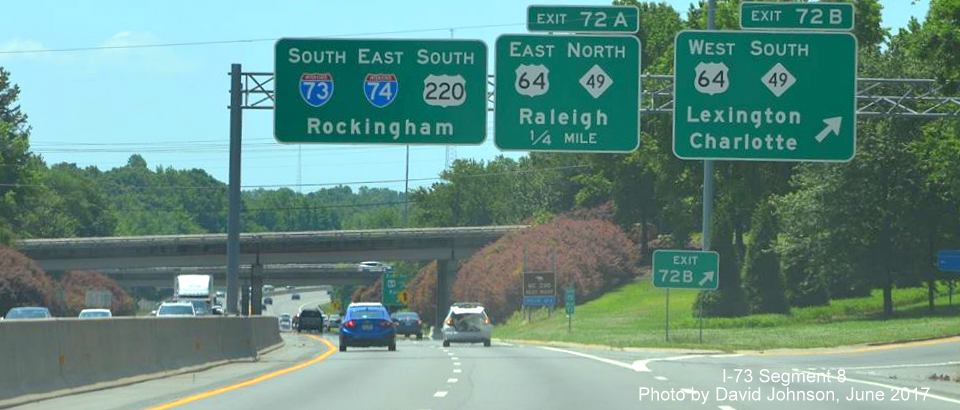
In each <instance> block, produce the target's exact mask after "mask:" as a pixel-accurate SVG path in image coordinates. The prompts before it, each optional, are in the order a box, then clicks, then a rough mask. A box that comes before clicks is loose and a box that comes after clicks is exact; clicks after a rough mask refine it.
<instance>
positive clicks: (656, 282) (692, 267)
mask: <svg viewBox="0 0 960 410" xmlns="http://www.w3.org/2000/svg"><path fill="white" fill-rule="evenodd" d="M719 284H720V254H718V253H716V252H712V251H684V250H658V251H654V252H653V286H654V287H657V288H674V289H677V288H679V289H700V290H714V289H716V288H717V286H718V285H719Z"/></svg>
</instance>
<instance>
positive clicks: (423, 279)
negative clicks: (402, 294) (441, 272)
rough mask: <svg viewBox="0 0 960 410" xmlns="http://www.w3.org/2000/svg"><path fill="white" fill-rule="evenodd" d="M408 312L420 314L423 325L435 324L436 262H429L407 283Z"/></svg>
mask: <svg viewBox="0 0 960 410" xmlns="http://www.w3.org/2000/svg"><path fill="white" fill-rule="evenodd" d="M407 292H408V293H409V294H410V306H409V308H410V310H412V311H414V312H417V313H418V314H420V319H421V320H423V321H424V322H425V323H430V324H433V323H436V316H437V262H431V263H429V264H428V265H427V266H424V267H423V268H421V269H420V271H419V272H417V275H416V276H414V277H413V279H411V280H410V281H409V282H407Z"/></svg>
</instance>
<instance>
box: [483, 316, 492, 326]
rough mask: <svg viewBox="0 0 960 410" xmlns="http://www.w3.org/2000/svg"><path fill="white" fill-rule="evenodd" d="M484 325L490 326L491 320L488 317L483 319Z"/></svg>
mask: <svg viewBox="0 0 960 410" xmlns="http://www.w3.org/2000/svg"><path fill="white" fill-rule="evenodd" d="M483 324H485V325H489V324H490V318H488V317H487V318H483Z"/></svg>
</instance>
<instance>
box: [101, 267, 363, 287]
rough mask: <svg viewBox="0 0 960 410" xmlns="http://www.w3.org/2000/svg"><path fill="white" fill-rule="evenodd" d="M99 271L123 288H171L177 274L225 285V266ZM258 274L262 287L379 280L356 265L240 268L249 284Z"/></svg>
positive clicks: (241, 275) (221, 285) (347, 283)
mask: <svg viewBox="0 0 960 410" xmlns="http://www.w3.org/2000/svg"><path fill="white" fill-rule="evenodd" d="M98 272H100V273H102V274H104V275H106V276H107V277H109V278H111V279H113V280H115V281H117V283H119V284H120V286H123V287H124V288H133V287H146V286H149V287H155V288H172V287H173V279H174V277H176V276H177V275H213V281H214V286H216V287H225V286H226V285H227V280H226V279H227V274H226V272H227V267H226V266H218V267H200V266H191V267H154V268H130V269H102V270H99V271H98ZM254 273H257V275H258V276H259V280H260V281H262V282H263V284H264V285H273V286H276V287H282V286H316V285H332V286H341V285H361V286H362V285H370V284H372V283H374V282H376V280H377V279H379V278H380V275H381V273H380V272H360V271H358V270H357V267H356V266H350V267H343V266H338V265H329V264H324V265H299V264H282V265H263V266H262V267H260V268H259V269H258V268H255V267H253V266H249V265H245V266H242V267H241V269H240V280H242V281H245V282H246V281H250V280H251V278H252V277H253V276H254Z"/></svg>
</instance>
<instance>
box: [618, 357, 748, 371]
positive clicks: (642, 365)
mask: <svg viewBox="0 0 960 410" xmlns="http://www.w3.org/2000/svg"><path fill="white" fill-rule="evenodd" d="M739 356H743V355H742V354H739V353H729V354H688V355H683V356H670V357H655V358H653V359H644V360H636V361H634V362H633V369H634V370H636V371H638V372H649V371H650V368H648V367H647V365H648V364H650V363H653V362H672V361H677V360H686V359H698V358H724V357H739Z"/></svg>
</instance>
